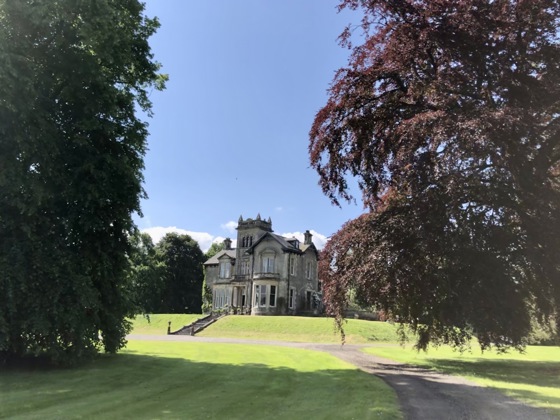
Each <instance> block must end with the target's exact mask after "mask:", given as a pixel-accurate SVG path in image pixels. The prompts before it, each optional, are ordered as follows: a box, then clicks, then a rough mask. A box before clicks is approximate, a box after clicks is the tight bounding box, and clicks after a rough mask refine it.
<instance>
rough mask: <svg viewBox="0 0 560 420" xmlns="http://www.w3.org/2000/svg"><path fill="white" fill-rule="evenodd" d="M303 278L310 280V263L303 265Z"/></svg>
mask: <svg viewBox="0 0 560 420" xmlns="http://www.w3.org/2000/svg"><path fill="white" fill-rule="evenodd" d="M305 277H306V278H308V279H310V278H311V261H308V262H307V264H306V265H305Z"/></svg>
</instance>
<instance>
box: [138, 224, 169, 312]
mask: <svg viewBox="0 0 560 420" xmlns="http://www.w3.org/2000/svg"><path fill="white" fill-rule="evenodd" d="M131 245H132V249H131V252H130V254H129V260H130V271H129V276H130V290H131V291H130V298H131V300H132V302H133V303H134V305H135V306H136V312H140V313H144V314H151V313H155V312H158V310H159V308H160V306H161V305H162V296H163V292H164V286H165V283H164V273H165V265H164V264H163V262H162V261H160V258H159V255H158V253H157V252H156V247H155V246H154V244H153V242H152V238H151V237H150V235H148V234H147V233H141V232H136V233H135V234H134V235H133V236H132V237H131Z"/></svg>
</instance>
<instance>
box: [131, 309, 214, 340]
mask: <svg viewBox="0 0 560 420" xmlns="http://www.w3.org/2000/svg"><path fill="white" fill-rule="evenodd" d="M203 316H204V315H200V314H149V315H148V316H146V315H137V316H136V317H135V318H133V319H132V320H131V321H132V332H133V333H134V334H155V335H165V334H167V323H168V322H169V321H171V331H176V330H178V329H179V328H181V327H184V326H185V325H189V324H190V323H192V322H194V321H196V320H197V319H198V318H202V317H203Z"/></svg>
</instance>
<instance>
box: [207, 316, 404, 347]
mask: <svg viewBox="0 0 560 420" xmlns="http://www.w3.org/2000/svg"><path fill="white" fill-rule="evenodd" d="M396 329H397V327H396V326H395V325H392V324H389V323H386V322H375V321H364V320H359V319H349V320H348V321H347V322H346V323H345V324H344V330H345V332H346V342H347V343H350V344H352V343H355V344H357V343H370V342H376V341H384V342H397V341H398V337H397V334H396ZM198 335H199V336H201V337H230V338H249V339H259V340H279V341H295V342H314V343H338V342H340V334H339V333H338V331H336V330H335V326H334V321H333V320H332V319H331V318H304V317H291V316H274V317H264V316H260V317H256V316H241V315H237V316H236V315H231V316H227V317H225V318H222V319H220V320H219V321H218V322H216V323H215V324H213V325H212V326H211V327H210V328H208V329H206V330H204V331H202V332H201V333H199V334H198Z"/></svg>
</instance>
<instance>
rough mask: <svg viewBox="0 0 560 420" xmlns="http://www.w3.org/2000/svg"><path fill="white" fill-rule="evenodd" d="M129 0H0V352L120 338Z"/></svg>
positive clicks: (132, 172) (155, 81)
mask: <svg viewBox="0 0 560 420" xmlns="http://www.w3.org/2000/svg"><path fill="white" fill-rule="evenodd" d="M157 27H158V23H157V21H156V20H154V19H148V18H146V17H144V16H143V5H142V3H140V2H139V1H137V0H119V1H110V0H101V1H75V0H59V1H50V0H33V1H31V0H0V57H1V60H0V273H1V275H0V296H1V297H2V303H1V304H0V358H1V359H4V360H6V359H11V358H16V357H22V356H25V355H44V356H46V357H48V358H49V359H50V360H53V361H64V362H71V361H75V360H77V359H79V358H81V357H83V356H86V355H88V354H93V353H95V352H96V351H97V350H98V349H99V348H100V347H104V349H105V350H106V351H109V352H114V351H117V350H118V349H119V348H121V347H122V346H123V344H124V342H125V341H124V340H125V334H126V332H127V330H128V323H127V322H126V321H125V317H126V316H127V315H130V312H131V305H130V302H129V301H128V299H127V293H126V289H127V280H126V279H127V276H126V270H127V264H128V262H127V256H126V254H127V252H128V251H129V241H128V238H129V235H130V233H131V232H132V230H133V222H132V219H131V213H132V212H135V211H136V212H140V206H139V200H140V198H141V197H142V196H143V194H144V193H143V190H142V186H141V182H142V172H141V171H142V169H143V155H144V153H145V147H146V136H147V129H146V124H145V123H143V122H142V121H140V120H139V119H138V118H137V117H136V115H135V107H136V106H139V108H141V109H143V110H144V111H146V112H148V113H149V111H150V106H151V104H150V102H149V100H148V96H147V92H148V91H149V90H150V89H151V88H152V87H156V88H162V87H163V82H164V79H165V78H164V77H162V76H160V75H158V73H157V72H158V68H159V66H158V64H157V63H156V62H154V61H153V57H152V54H151V52H150V47H149V45H148V38H149V37H150V36H151V35H152V34H153V33H154V32H155V30H156V28H157Z"/></svg>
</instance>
